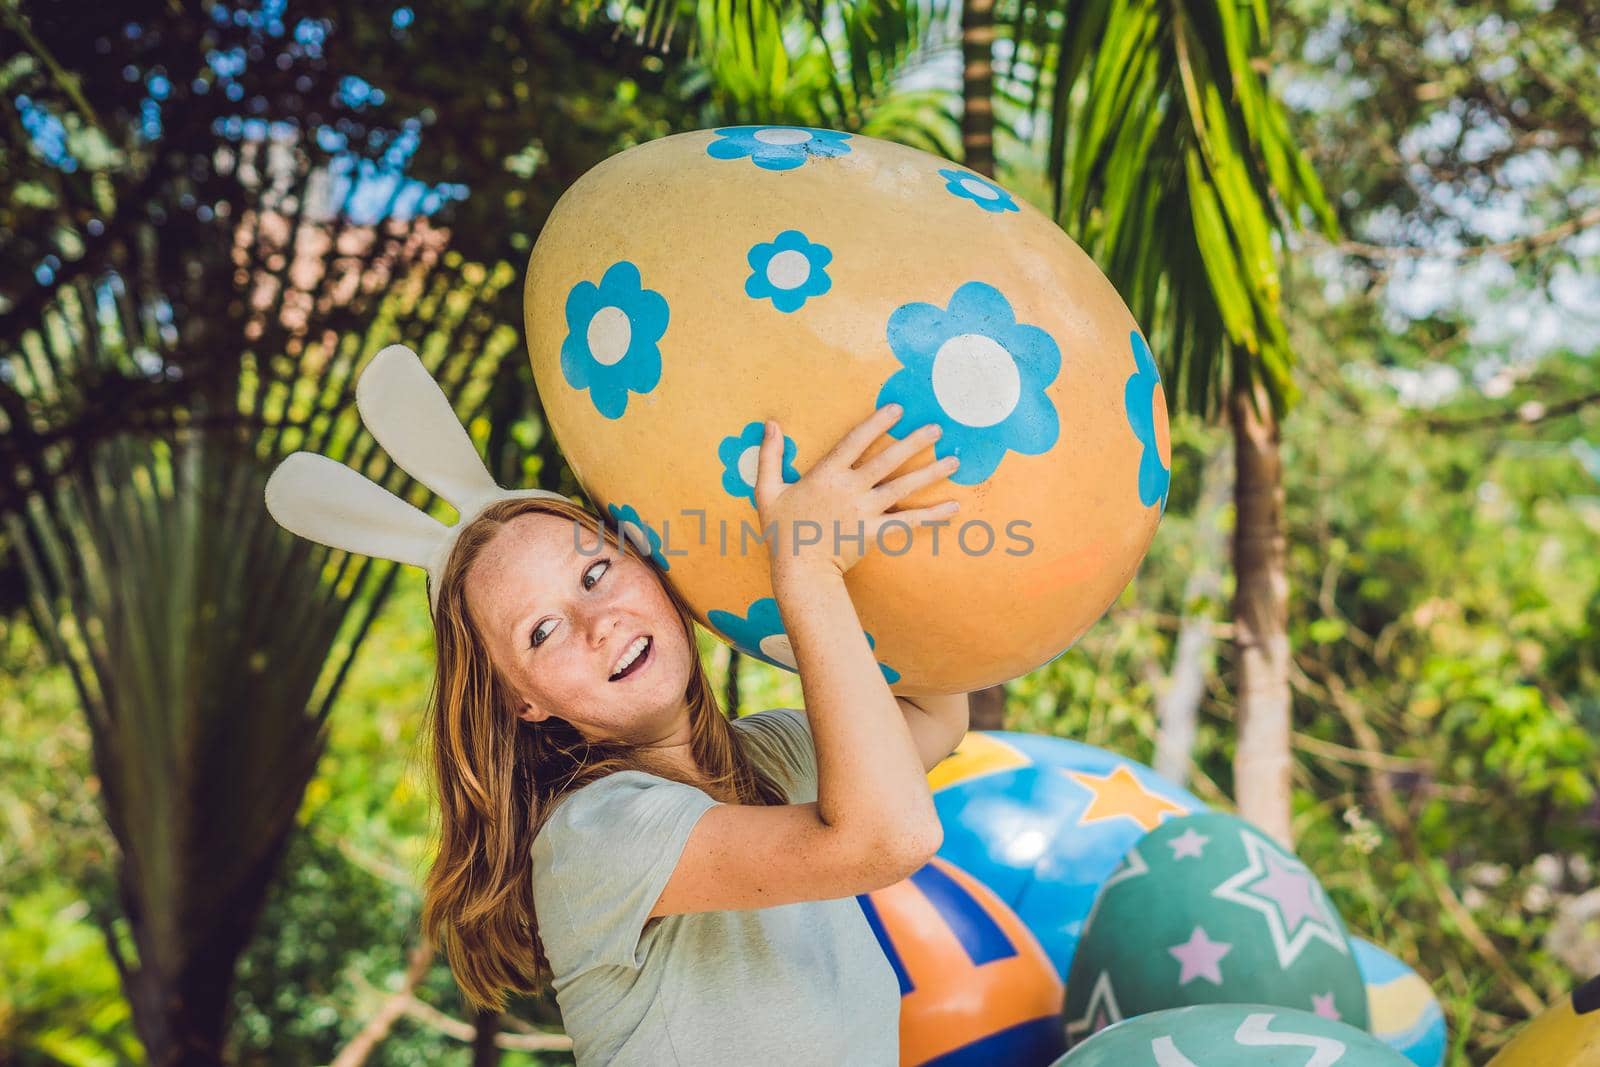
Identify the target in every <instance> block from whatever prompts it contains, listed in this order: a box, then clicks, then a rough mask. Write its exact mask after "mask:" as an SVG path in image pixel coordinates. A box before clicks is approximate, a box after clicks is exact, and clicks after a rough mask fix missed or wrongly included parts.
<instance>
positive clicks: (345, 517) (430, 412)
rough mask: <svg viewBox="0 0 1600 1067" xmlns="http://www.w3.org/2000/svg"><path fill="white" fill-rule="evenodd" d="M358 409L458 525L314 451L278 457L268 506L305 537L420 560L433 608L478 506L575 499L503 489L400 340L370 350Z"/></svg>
mask: <svg viewBox="0 0 1600 1067" xmlns="http://www.w3.org/2000/svg"><path fill="white" fill-rule="evenodd" d="M356 409H357V410H358V411H360V413H361V421H362V423H364V424H365V425H366V427H367V429H368V430H369V431H371V433H372V436H373V437H374V438H376V439H377V441H378V444H380V445H382V446H383V450H384V451H385V452H387V453H389V455H390V456H391V457H392V458H393V459H394V461H395V464H396V465H398V466H399V467H400V469H401V470H403V471H405V472H406V473H407V474H409V475H411V476H412V477H413V478H415V479H417V481H419V482H421V483H422V484H423V485H425V486H427V487H428V488H429V489H432V490H433V491H434V492H435V493H438V494H439V495H440V496H442V497H444V498H445V499H446V500H448V501H449V502H450V504H451V505H452V506H453V507H454V508H455V509H456V511H457V512H459V513H460V517H459V518H458V519H457V520H456V522H455V524H454V525H453V526H446V525H445V524H444V523H442V522H440V521H438V520H437V519H435V518H433V517H432V516H430V515H426V514H424V513H423V512H421V511H419V510H418V509H417V508H414V507H412V506H411V505H410V504H407V503H406V502H405V501H404V500H401V499H400V498H399V497H397V496H395V495H394V494H393V493H391V492H389V491H388V490H387V489H384V488H383V487H382V486H380V485H377V484H376V483H374V482H372V481H370V480H369V479H367V478H365V477H363V476H362V475H360V474H357V473H356V472H355V471H354V470H352V469H351V468H349V467H346V466H345V465H344V464H342V463H339V462H337V461H335V460H333V459H330V458H328V457H327V456H323V455H318V454H317V453H315V452H295V453H293V454H292V455H289V456H287V457H285V459H284V460H283V462H282V463H280V464H278V467H277V469H276V470H274V471H273V472H272V477H270V478H268V479H267V486H266V498H267V511H269V512H271V514H272V517H273V518H274V519H276V520H277V522H278V525H280V526H282V527H284V528H285V529H287V530H289V531H290V532H291V533H295V534H299V535H300V536H301V537H304V538H306V539H307V540H310V541H315V542H317V543H318V544H323V545H328V546H330V547H332V548H342V549H344V550H345V551H347V552H359V553H361V554H363V555H367V556H377V557H379V558H380V559H392V560H395V561H396V562H399V563H409V564H412V565H413V566H416V567H421V568H423V569H424V570H426V571H427V572H428V577H429V578H430V579H432V580H431V581H430V582H429V583H428V599H429V608H430V610H431V609H432V608H436V607H437V606H438V595H439V593H438V590H439V577H440V575H441V574H442V573H443V571H444V565H445V561H447V560H448V559H449V558H450V549H451V547H452V546H453V545H454V544H455V541H456V537H457V536H458V535H459V534H460V533H461V531H462V530H463V529H465V528H466V526H467V524H468V523H470V522H471V521H472V520H473V519H475V518H477V516H478V514H479V513H480V512H482V511H483V509H484V508H486V507H488V506H489V505H490V504H493V503H494V502H496V501H498V500H511V499H515V498H520V497H549V498H550V499H552V500H566V501H568V502H569V503H570V502H571V500H570V498H568V497H566V496H563V495H562V494H560V493H552V492H549V491H547V490H544V489H502V488H501V487H500V486H499V485H498V484H497V483H496V482H495V480H494V478H493V477H491V476H490V474H489V471H488V469H487V468H486V467H485V466H484V465H483V460H481V459H479V458H478V451H477V449H476V448H474V447H473V445H472V438H470V437H468V436H467V431H466V429H465V428H464V427H463V426H462V425H461V422H460V420H459V419H457V418H456V413H455V411H454V410H453V409H452V408H451V407H450V401H449V400H448V399H447V398H446V397H445V395H444V390H442V389H440V388H439V383H438V382H436V381H434V380H433V377H432V375H430V374H429V373H428V369H427V368H426V367H424V366H423V365H422V360H420V359H418V358H417V354H416V353H415V352H413V351H411V349H409V348H407V347H406V346H405V345H390V346H389V347H388V348H385V349H384V350H383V351H381V352H379V353H378V354H377V355H376V356H373V357H372V362H370V363H368V364H367V366H366V369H364V370H363V371H362V372H361V377H360V378H359V379H358V380H357V382H356Z"/></svg>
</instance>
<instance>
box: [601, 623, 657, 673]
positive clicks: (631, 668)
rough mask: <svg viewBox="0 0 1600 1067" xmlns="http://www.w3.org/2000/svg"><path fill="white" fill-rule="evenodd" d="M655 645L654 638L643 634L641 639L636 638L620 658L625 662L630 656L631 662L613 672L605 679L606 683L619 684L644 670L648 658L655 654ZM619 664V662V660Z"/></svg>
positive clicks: (648, 660)
mask: <svg viewBox="0 0 1600 1067" xmlns="http://www.w3.org/2000/svg"><path fill="white" fill-rule="evenodd" d="M641 642H643V644H642V646H641V645H640V643H641ZM655 644H656V643H655V638H653V637H651V636H650V635H649V634H645V635H644V636H642V637H639V638H636V639H635V640H634V641H633V643H632V644H630V645H629V646H628V651H627V652H625V653H623V656H622V659H623V660H626V659H627V658H628V657H629V656H632V657H633V659H632V661H631V662H629V663H628V665H627V666H626V667H624V668H623V669H622V670H620V671H616V672H614V673H613V674H612V675H611V677H610V678H608V679H607V681H611V682H620V681H622V680H623V679H625V678H631V677H633V676H634V675H635V674H638V673H639V672H640V671H642V670H644V668H645V665H646V664H647V663H649V662H650V658H651V656H652V654H653V653H654V652H655ZM619 662H621V661H620V660H619Z"/></svg>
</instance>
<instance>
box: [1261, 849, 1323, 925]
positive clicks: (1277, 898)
mask: <svg viewBox="0 0 1600 1067" xmlns="http://www.w3.org/2000/svg"><path fill="white" fill-rule="evenodd" d="M1262 859H1264V860H1265V861H1266V867H1267V876H1266V877H1265V878H1262V879H1260V880H1259V881H1256V882H1253V883H1251V885H1250V887H1249V891H1250V892H1251V893H1254V894H1255V895H1256V896H1258V897H1265V898H1266V899H1268V900H1270V901H1272V902H1273V903H1274V904H1276V905H1277V906H1278V913H1279V914H1281V915H1282V916H1283V924H1284V926H1286V927H1288V929H1289V933H1290V935H1293V934H1294V932H1295V931H1296V930H1298V929H1299V928H1300V924H1301V923H1303V922H1305V921H1306V920H1307V919H1320V918H1322V904H1321V901H1319V900H1318V899H1317V883H1316V880H1315V879H1314V878H1312V877H1311V872H1310V871H1308V870H1306V869H1305V868H1304V867H1302V866H1300V865H1299V864H1298V863H1297V864H1294V865H1292V866H1291V865H1290V864H1288V863H1285V862H1284V861H1283V860H1282V859H1281V858H1280V857H1278V856H1277V855H1275V854H1274V853H1271V852H1266V853H1264V854H1263V855H1262Z"/></svg>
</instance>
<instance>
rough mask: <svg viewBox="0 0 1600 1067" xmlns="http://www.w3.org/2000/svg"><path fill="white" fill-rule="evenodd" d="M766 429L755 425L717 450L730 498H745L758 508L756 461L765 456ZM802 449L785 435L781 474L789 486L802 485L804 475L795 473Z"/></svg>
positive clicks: (780, 466)
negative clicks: (796, 454)
mask: <svg viewBox="0 0 1600 1067" xmlns="http://www.w3.org/2000/svg"><path fill="white" fill-rule="evenodd" d="M764 432H765V428H764V426H763V424H762V423H759V422H752V423H750V424H749V425H747V426H745V428H744V429H743V430H741V431H740V432H739V433H738V435H737V436H733V437H724V438H723V439H722V444H720V445H718V446H717V458H718V459H720V460H722V488H723V489H725V490H727V492H728V495H729V496H742V497H744V498H745V499H746V500H748V501H750V506H751V507H754V506H755V502H756V461H757V457H758V456H759V455H760V452H761V438H762V435H763V433H764ZM798 449H799V446H798V445H797V444H795V440H794V438H792V437H790V436H788V435H787V434H785V435H784V438H783V461H782V463H781V464H780V465H779V470H780V471H781V473H782V475H783V480H784V481H785V482H798V481H799V480H800V472H799V471H797V470H795V467H794V457H795V453H796V451H798Z"/></svg>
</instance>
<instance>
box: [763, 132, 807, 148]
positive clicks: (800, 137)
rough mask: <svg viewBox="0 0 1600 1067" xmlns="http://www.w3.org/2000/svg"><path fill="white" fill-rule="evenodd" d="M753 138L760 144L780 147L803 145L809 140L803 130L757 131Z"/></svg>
mask: <svg viewBox="0 0 1600 1067" xmlns="http://www.w3.org/2000/svg"><path fill="white" fill-rule="evenodd" d="M755 136H756V140H758V141H760V142H761V143H762V144H770V145H780V146H781V145H791V144H804V143H805V142H807V141H809V140H811V135H810V134H809V133H807V132H806V131H805V130H757V131H756V135H755Z"/></svg>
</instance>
